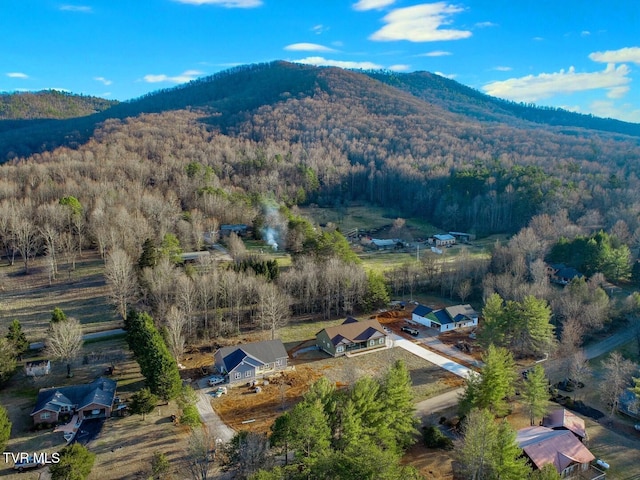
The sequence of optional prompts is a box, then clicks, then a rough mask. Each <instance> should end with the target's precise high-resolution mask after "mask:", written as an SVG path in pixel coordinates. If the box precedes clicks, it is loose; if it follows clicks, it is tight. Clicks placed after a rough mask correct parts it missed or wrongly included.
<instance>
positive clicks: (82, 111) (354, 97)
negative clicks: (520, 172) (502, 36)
mask: <svg viewBox="0 0 640 480" xmlns="http://www.w3.org/2000/svg"><path fill="white" fill-rule="evenodd" d="M321 93H323V94H325V95H328V96H329V97H330V98H331V97H333V98H334V99H335V102H333V104H334V105H338V104H339V103H340V102H341V101H342V99H343V98H344V96H345V95H346V97H347V98H348V99H349V101H355V102H356V104H364V105H363V106H364V107H366V108H367V109H369V110H371V109H373V112H374V113H376V114H378V115H383V116H384V115H392V116H393V115H395V116H398V115H407V114H409V113H411V114H415V115H418V116H419V115H420V114H421V113H422V112H424V111H425V110H427V111H434V110H435V111H437V115H438V116H443V115H444V116H447V117H450V116H449V115H448V113H449V112H451V113H453V114H458V115H460V117H458V120H453V121H454V122H459V123H468V122H472V123H475V122H477V121H480V122H484V123H486V122H492V123H499V124H503V125H510V126H516V127H518V128H542V126H544V125H548V126H555V127H556V128H554V129H552V130H553V131H556V132H562V131H564V133H567V134H569V135H587V136H590V135H592V134H594V133H596V134H597V132H598V131H600V132H612V133H615V134H621V135H619V137H624V136H626V135H631V136H636V137H640V124H632V123H626V122H621V121H618V120H612V119H600V118H596V117H592V116H589V115H580V114H576V113H572V112H567V111H564V110H560V109H545V108H537V107H533V106H526V105H522V104H516V103H513V102H507V101H504V100H500V99H496V98H493V97H490V96H488V95H484V94H482V93H480V92H478V91H476V90H473V89H471V88H469V87H465V86H463V85H461V84H459V83H457V82H455V81H453V80H449V79H447V78H444V77H440V76H438V75H435V74H431V73H428V72H416V73H408V74H403V73H392V72H382V71H376V72H374V71H371V72H355V71H348V70H342V69H336V68H328V67H312V66H307V65H299V64H292V63H287V62H282V61H278V62H272V63H268V64H259V65H248V66H242V67H236V68H233V69H230V70H226V71H223V72H220V73H217V74H215V75H212V76H209V77H203V78H201V79H198V80H195V81H193V82H190V83H188V84H185V85H181V86H178V87H175V88H170V89H165V90H159V91H156V92H152V93H150V94H148V95H145V96H143V97H140V98H137V99H133V100H130V101H127V102H121V103H119V104H118V103H116V102H110V101H107V100H103V99H98V98H94V97H85V96H79V95H70V94H66V93H61V92H55V91H47V92H38V93H20V94H12V95H4V96H0V162H2V161H4V160H6V159H10V158H16V157H26V156H28V155H30V154H32V153H36V152H42V151H44V150H50V149H52V148H55V147H56V146H61V145H68V146H77V145H78V144H80V143H83V142H85V141H87V140H88V139H89V138H90V137H91V135H92V134H93V132H94V130H95V128H96V126H97V124H99V123H100V122H102V121H104V120H107V119H109V118H118V119H124V118H127V117H133V116H136V115H140V114H142V113H161V112H163V111H167V110H180V109H185V108H196V109H201V110H204V111H206V112H208V113H209V114H210V118H208V119H207V123H209V124H213V125H216V126H217V127H218V128H220V129H221V131H222V132H223V133H225V132H227V131H229V132H237V131H238V130H239V127H238V125H239V124H241V123H242V122H243V121H245V120H246V118H247V117H248V116H249V115H251V114H252V113H254V112H256V111H257V110H258V109H259V108H261V107H265V106H273V105H277V104H280V103H286V102H287V101H289V100H291V99H296V98H297V99H300V98H313V97H315V96H317V95H319V94H321ZM109 107H110V108H109ZM93 112H96V113H94V114H93V115H91V113H93ZM327 113H328V114H329V115H331V112H327ZM43 118H55V119H59V121H48V122H44V123H43V122H42V121H40V120H33V119H43ZM18 120H20V121H18ZM22 120H24V121H22ZM562 127H568V128H564V129H563V128H562ZM583 129H592V130H594V132H588V131H585V130H583Z"/></svg>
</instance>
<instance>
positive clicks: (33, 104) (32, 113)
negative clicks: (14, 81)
mask: <svg viewBox="0 0 640 480" xmlns="http://www.w3.org/2000/svg"><path fill="white" fill-rule="evenodd" d="M117 103H118V102H115V101H113V100H105V99H104V98H99V97H90V96H86V95H74V94H70V93H65V92H60V91H58V90H44V91H41V92H20V93H11V94H8V93H3V94H0V120H33V119H43V118H57V119H62V118H73V117H84V116H86V115H91V114H93V113H96V112H101V111H103V110H106V109H108V108H110V107H112V106H113V105H116V104H117Z"/></svg>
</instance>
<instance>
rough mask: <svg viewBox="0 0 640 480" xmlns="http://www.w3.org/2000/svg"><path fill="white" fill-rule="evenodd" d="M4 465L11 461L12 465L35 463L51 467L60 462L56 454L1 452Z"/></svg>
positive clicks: (58, 455)
mask: <svg viewBox="0 0 640 480" xmlns="http://www.w3.org/2000/svg"><path fill="white" fill-rule="evenodd" d="M2 455H4V461H5V463H9V460H13V463H14V464H16V463H36V464H39V465H51V464H52V463H59V462H60V454H59V453H58V452H53V453H47V452H2Z"/></svg>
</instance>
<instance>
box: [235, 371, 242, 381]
mask: <svg viewBox="0 0 640 480" xmlns="http://www.w3.org/2000/svg"><path fill="white" fill-rule="evenodd" d="M240 378H242V373H240V372H236V374H235V379H236V380H238V379H240Z"/></svg>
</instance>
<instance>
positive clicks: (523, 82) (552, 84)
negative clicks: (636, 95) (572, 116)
mask: <svg viewBox="0 0 640 480" xmlns="http://www.w3.org/2000/svg"><path fill="white" fill-rule="evenodd" d="M630 71H631V70H630V69H629V68H628V67H627V66H626V65H620V66H619V67H616V66H615V65H613V64H608V65H607V68H606V69H604V70H603V71H601V72H591V73H576V71H575V69H574V68H573V67H571V68H569V70H567V71H565V70H560V71H559V72H556V73H541V74H539V75H527V76H526V77H520V78H510V79H508V80H504V81H499V82H492V83H489V84H487V85H485V86H484V87H483V88H482V89H483V90H484V91H485V92H486V93H488V94H489V95H493V96H496V97H500V98H506V99H509V100H515V101H522V102H536V101H538V100H542V99H544V98H549V97H553V96H554V95H558V94H571V93H575V92H581V91H585V90H598V89H606V90H608V91H609V92H613V94H614V95H616V94H619V93H620V92H621V91H622V90H621V89H622V88H628V87H626V85H627V84H628V83H629V82H631V79H630V78H629V77H628V75H629V73H630Z"/></svg>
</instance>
